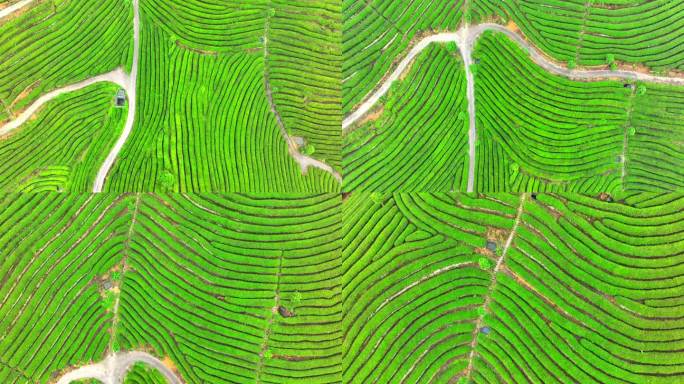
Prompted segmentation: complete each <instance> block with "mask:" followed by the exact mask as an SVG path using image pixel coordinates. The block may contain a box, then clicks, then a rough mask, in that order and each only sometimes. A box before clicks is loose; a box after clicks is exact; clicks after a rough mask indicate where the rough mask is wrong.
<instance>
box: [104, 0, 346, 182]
mask: <svg viewBox="0 0 684 384" xmlns="http://www.w3.org/2000/svg"><path fill="white" fill-rule="evenodd" d="M217 4H218V3H217ZM222 4H223V3H222ZM288 4H289V3H288ZM158 5H159V7H156V6H155V7H152V6H150V7H148V6H143V7H142V20H141V24H142V28H141V62H140V75H139V79H138V111H137V117H136V123H135V126H134V128H133V133H132V134H131V137H130V138H129V140H128V142H127V143H126V145H125V146H124V148H123V150H122V152H121V154H120V157H119V159H118V160H117V162H116V163H115V165H114V167H113V169H112V172H111V173H110V175H109V178H108V181H107V183H106V185H105V189H107V190H110V191H120V192H125V191H132V190H133V191H203V192H213V191H224V192H225V191H250V192H268V191H271V192H274V191H297V192H316V191H336V190H338V189H339V185H338V183H337V181H336V180H335V179H334V178H333V177H332V176H331V175H330V174H327V173H324V172H322V171H320V170H318V169H311V170H309V172H308V174H307V175H303V174H302V171H301V169H300V166H299V165H298V164H297V163H296V162H295V160H294V159H293V158H292V157H291V156H290V155H289V154H288V150H287V145H286V141H285V139H284V137H283V136H282V134H281V131H280V129H279V127H278V119H277V117H276V115H275V114H274V113H273V111H272V108H271V106H270V104H269V98H268V97H267V88H266V81H269V82H270V87H271V89H272V94H273V101H274V102H275V105H276V109H277V111H278V112H279V113H280V115H281V116H282V119H283V123H284V124H285V127H286V128H287V130H288V131H289V132H292V133H293V134H297V135H304V136H305V138H306V140H307V141H308V142H310V143H311V144H312V145H315V153H312V155H313V156H315V157H317V158H319V159H323V160H325V161H330V164H331V165H333V166H334V165H336V164H337V163H339V150H337V152H338V154H337V160H336V157H335V156H334V155H333V154H332V152H333V150H332V148H333V147H337V148H339V140H340V139H339V121H340V119H341V114H340V112H339V109H338V110H337V112H335V111H334V110H328V111H327V112H325V113H324V111H323V110H320V109H317V108H319V107H320V108H331V107H330V105H332V104H335V102H333V101H331V100H332V99H330V100H328V99H326V97H331V98H333V99H334V95H332V96H331V94H328V93H330V92H332V91H329V90H328V89H329V88H328V86H327V85H326V84H328V83H329V82H332V81H333V80H334V79H333V77H334V76H333V75H334V68H328V67H326V68H325V69H324V70H322V71H323V72H324V73H323V74H321V75H320V76H309V77H308V78H309V79H310V81H311V84H309V85H308V86H306V87H304V86H302V85H301V84H300V85H298V87H299V89H300V90H301V92H305V93H306V95H304V96H302V95H299V96H297V93H296V92H293V91H291V90H289V88H288V87H291V86H292V85H291V84H290V82H291V81H293V79H300V78H302V76H303V75H301V73H299V72H297V71H294V72H293V71H289V72H288V71H287V69H286V68H284V67H283V66H285V65H286V63H287V65H289V67H287V68H294V67H297V68H298V70H299V69H301V70H305V71H308V72H312V71H314V69H312V68H308V69H307V68H304V67H303V66H302V65H301V63H297V60H298V59H297V58H298V57H300V56H301V55H307V57H309V58H310V55H312V53H311V52H310V50H311V49H312V48H311V47H312V46H314V47H315V45H314V44H313V43H309V44H307V45H305V46H304V48H298V49H295V48H294V47H287V46H284V43H279V42H278V41H279V40H278V39H280V38H281V35H287V34H288V33H290V34H291V33H295V32H297V31H298V28H300V26H299V25H298V24H295V25H291V26H286V25H283V26H277V25H276V20H275V19H277V17H278V16H276V17H275V19H274V20H271V19H270V16H267V13H268V12H266V11H267V9H266V8H265V7H263V6H260V7H256V6H252V7H245V8H244V9H242V8H239V7H238V5H231V6H229V7H228V8H227V9H226V12H225V13H223V12H219V13H217V14H212V15H211V17H212V18H213V17H215V18H217V19H216V20H214V21H215V22H217V23H218V22H221V23H225V22H228V21H230V20H233V21H234V22H236V23H238V24H237V25H236V28H237V29H238V30H239V29H240V28H241V26H242V24H240V23H239V22H238V21H237V20H234V19H233V18H234V17H235V15H234V14H233V13H232V12H230V10H235V9H233V8H234V7H238V8H236V9H239V10H240V12H243V13H244V15H249V17H247V16H245V17H244V20H242V18H240V20H242V21H243V22H244V23H245V24H244V28H247V29H248V30H250V31H251V29H250V28H256V27H257V26H258V28H259V30H258V33H256V32H254V33H253V32H250V33H248V34H247V35H242V34H236V35H233V34H231V33H229V34H227V35H225V36H223V35H221V36H219V35H214V36H210V34H211V33H212V29H211V28H208V29H206V30H205V29H202V28H201V27H200V26H199V25H198V28H197V29H196V30H192V31H191V30H185V28H186V27H181V26H180V25H177V24H176V23H172V24H171V25H172V27H173V28H171V27H169V23H168V21H167V17H171V16H164V14H161V13H160V12H162V11H163V10H165V9H166V7H167V5H166V4H158ZM206 6H208V5H206V4H203V5H202V7H206ZM291 6H292V7H294V5H283V11H282V12H280V13H282V14H284V15H287V14H289V13H290V12H294V10H293V9H291V8H290V7H291ZM221 7H223V6H221ZM286 10H287V12H286ZM181 11H183V8H182V7H181V8H177V9H176V8H174V9H173V10H169V11H168V12H171V15H172V17H173V18H174V19H175V18H178V21H177V23H181V22H188V20H190V21H192V20H195V19H194V18H195V16H196V15H194V14H193V13H192V12H189V13H182V12H181ZM278 14H279V13H278V12H276V15H278ZM163 16H164V17H163ZM255 18H256V19H255ZM256 20H259V21H260V23H257V21H256ZM195 22H198V21H195ZM210 22H212V19H209V20H206V21H203V23H202V25H206V24H209V23H210ZM301 23H305V21H301ZM333 26H334V25H333ZM333 26H331V28H332V27H333ZM306 33H311V34H313V35H315V36H317V37H316V38H317V39H319V40H321V41H323V40H325V41H328V40H326V39H328V38H331V37H330V36H331V34H327V35H322V36H319V35H316V34H315V33H313V32H311V31H306ZM248 38H249V39H253V41H252V40H249V39H248ZM246 39H247V40H246ZM224 40H225V41H224ZM265 41H268V43H265ZM287 41H290V42H291V41H292V40H291V39H288V40H287ZM319 43H320V44H323V43H322V42H320V41H319ZM328 44H332V42H331V41H328ZM266 47H268V51H267V52H265V49H266ZM289 49H291V50H292V52H291V51H290V50H289ZM326 52H327V50H326ZM333 53H334V52H333ZM333 53H330V54H333ZM288 60H289V61H288ZM328 61H329V60H327V61H326V62H328ZM337 74H338V75H339V71H338V72H337ZM338 84H339V79H338ZM317 90H318V91H320V92H323V93H325V92H328V93H326V94H325V95H319V94H316V93H315V91H317ZM281 92H282V95H281ZM333 93H334V92H333ZM285 95H287V96H285ZM290 97H294V98H295V99H296V100H300V98H302V97H303V98H304V99H306V100H307V101H306V103H308V104H311V107H310V108H313V110H315V113H314V112H311V111H310V110H308V109H306V108H300V107H297V106H296V105H295V104H296V103H295V102H294V101H292V100H291V99H290ZM337 97H338V99H339V96H337ZM291 102H292V103H295V104H290V103H291ZM337 104H338V105H339V102H337ZM295 110H296V112H293V111H295ZM307 113H309V114H315V115H316V119H325V121H327V123H326V124H328V125H325V124H323V123H322V122H321V120H316V119H309V118H307V116H305V115H301V114H307ZM295 120H298V121H299V122H300V123H296V121H295ZM307 121H308V122H309V123H310V124H311V127H313V126H316V127H317V128H320V129H317V130H316V134H315V135H314V134H312V133H311V132H313V131H312V129H313V128H311V130H310V126H308V125H306V124H304V122H307ZM307 124H308V123H307ZM335 124H337V130H336V131H335V133H334V135H332V134H331V129H330V125H335ZM307 130H309V131H307ZM305 131H306V132H305ZM335 137H337V139H335Z"/></svg>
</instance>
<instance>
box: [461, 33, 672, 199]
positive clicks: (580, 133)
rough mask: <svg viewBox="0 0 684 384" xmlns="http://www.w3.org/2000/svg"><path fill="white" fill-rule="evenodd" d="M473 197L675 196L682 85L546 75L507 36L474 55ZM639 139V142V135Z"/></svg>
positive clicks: (481, 44) (487, 39) (488, 41)
mask: <svg viewBox="0 0 684 384" xmlns="http://www.w3.org/2000/svg"><path fill="white" fill-rule="evenodd" d="M474 57H475V60H477V61H479V64H477V65H476V77H475V88H476V97H477V99H476V103H477V128H478V135H479V142H478V148H477V155H478V159H477V161H476V164H477V165H476V166H477V169H478V171H477V188H476V189H477V190H480V191H511V190H513V191H559V190H566V191H577V192H581V193H592V194H593V193H600V192H609V193H610V192H615V191H617V190H620V189H628V190H629V189H633V190H646V191H648V190H652V191H662V190H666V191H667V190H675V189H676V188H677V187H679V186H681V185H682V184H681V182H682V177H681V174H680V173H679V169H681V168H682V167H683V166H684V161H683V160H682V154H684V146H682V143H681V137H682V132H681V130H678V129H676V128H674V127H675V126H678V125H679V124H681V122H682V119H683V118H684V113H682V111H683V110H682V105H684V104H683V102H684V99H682V97H681V95H682V92H684V89H683V88H682V87H676V86H665V85H658V84H651V83H642V82H635V81H631V80H629V81H624V82H617V81H596V82H579V81H572V80H568V79H566V78H563V77H560V76H555V75H551V74H549V73H548V72H546V71H545V70H544V69H543V68H541V67H539V66H538V65H537V64H535V63H533V62H532V61H531V60H529V59H528V58H527V57H526V56H525V54H524V53H523V51H522V50H521V49H520V48H519V47H518V46H517V45H516V44H515V43H513V42H512V41H510V39H509V38H508V37H507V36H504V35H502V34H493V33H490V32H488V33H486V34H485V35H484V36H482V37H481V39H480V40H479V41H478V45H477V48H476V50H475V52H474ZM637 132H638V135H636V133H637Z"/></svg>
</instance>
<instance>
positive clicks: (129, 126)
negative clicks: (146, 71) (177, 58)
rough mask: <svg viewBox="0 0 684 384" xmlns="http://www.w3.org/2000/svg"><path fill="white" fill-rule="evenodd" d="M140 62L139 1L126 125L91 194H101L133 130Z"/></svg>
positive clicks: (136, 3)
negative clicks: (108, 175)
mask: <svg viewBox="0 0 684 384" xmlns="http://www.w3.org/2000/svg"><path fill="white" fill-rule="evenodd" d="M139 61H140V6H139V0H133V65H132V66H131V73H130V75H128V76H127V79H126V80H127V82H126V84H125V86H123V88H124V89H125V90H126V94H127V95H128V115H127V116H126V125H125V126H124V129H123V132H121V136H119V139H118V140H117V141H116V143H115V144H114V147H113V148H112V149H111V151H109V155H107V158H105V161H104V163H103V164H102V166H101V167H100V170H99V171H98V172H97V177H95V185H94V186H93V192H96V193H97V192H102V187H103V186H104V182H105V179H106V178H107V174H108V173H109V171H110V170H111V169H112V166H113V165H114V161H116V158H117V157H118V156H119V152H121V148H123V146H124V144H126V140H128V136H130V134H131V131H132V130H133V123H135V109H136V104H137V98H136V93H135V92H136V87H137V85H138V63H139Z"/></svg>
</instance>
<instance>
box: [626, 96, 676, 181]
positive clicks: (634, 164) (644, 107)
mask: <svg viewBox="0 0 684 384" xmlns="http://www.w3.org/2000/svg"><path fill="white" fill-rule="evenodd" d="M630 123H631V124H630V125H631V127H630V130H629V136H628V138H627V155H626V156H627V163H626V165H625V189H627V190H632V191H680V190H682V189H684V129H682V127H684V87H676V86H668V85H659V84H648V91H647V90H646V86H645V85H640V86H638V87H637V91H636V96H635V98H634V107H633V110H632V114H631V119H630Z"/></svg>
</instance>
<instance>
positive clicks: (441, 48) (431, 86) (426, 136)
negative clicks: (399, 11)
mask: <svg viewBox="0 0 684 384" xmlns="http://www.w3.org/2000/svg"><path fill="white" fill-rule="evenodd" d="M392 87H393V88H392V90H391V91H390V93H389V94H388V95H386V96H385V97H384V101H381V102H380V103H379V104H378V105H376V107H375V110H374V111H372V112H370V113H369V115H368V117H366V118H364V119H362V121H360V122H358V123H356V125H355V127H353V129H352V130H351V132H349V133H347V134H346V136H345V146H344V152H343V154H344V176H345V179H344V190H345V191H354V190H356V189H364V190H368V191H380V192H395V191H406V192H408V191H425V190H427V191H430V190H442V191H448V190H461V189H464V188H465V185H466V178H467V170H468V166H467V161H468V158H467V140H468V135H467V126H466V125H467V106H466V99H465V73H464V72H463V65H462V61H461V57H460V55H459V53H458V51H455V50H453V47H451V46H450V45H436V44H433V45H432V46H431V47H430V48H428V49H427V50H425V51H423V52H422V53H421V54H420V56H419V57H418V58H417V59H416V61H415V63H414V64H413V65H412V67H411V70H410V72H409V73H407V75H406V77H405V78H404V79H403V80H401V81H400V82H398V83H395V84H394V85H393V86H392Z"/></svg>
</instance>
